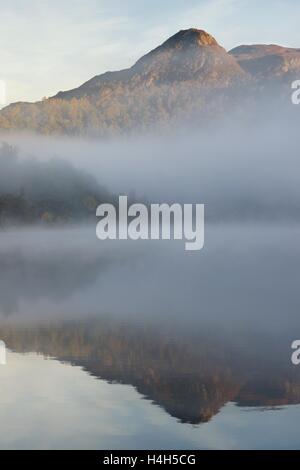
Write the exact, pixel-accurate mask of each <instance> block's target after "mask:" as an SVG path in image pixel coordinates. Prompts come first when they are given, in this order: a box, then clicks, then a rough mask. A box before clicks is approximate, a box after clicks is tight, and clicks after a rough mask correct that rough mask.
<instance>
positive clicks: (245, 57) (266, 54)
mask: <svg viewBox="0 0 300 470" xmlns="http://www.w3.org/2000/svg"><path fill="white" fill-rule="evenodd" d="M229 54H230V55H231V56H232V57H234V58H235V59H236V60H237V62H238V64H239V65H240V66H241V68H242V69H243V70H244V71H245V72H246V73H249V74H251V75H252V76H254V77H256V78H262V79H265V78H278V77H285V76H288V77H289V76H290V75H293V74H298V78H299V76H300V75H299V74H300V49H292V48H288V47H281V46H276V45H272V44H271V45H264V44H254V45H244V46H238V47H236V48H234V49H232V50H231V51H229Z"/></svg>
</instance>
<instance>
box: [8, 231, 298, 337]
mask: <svg viewBox="0 0 300 470" xmlns="http://www.w3.org/2000/svg"><path fill="white" fill-rule="evenodd" d="M299 236H300V225H298V226H294V227H289V226H286V227H285V226H281V225H277V224H260V223H257V224H255V225H253V224H234V223H232V224H220V225H217V226H216V225H209V226H207V228H206V244H205V248H204V250H202V251H200V252H197V253H188V252H186V251H185V250H184V243H183V241H173V242H170V241H161V242H160V241H152V242H150V241H139V242H132V241H122V242H119V241H106V242H101V241H99V240H97V239H96V237H95V231H94V227H90V228H79V227H78V228H72V229H64V230H56V229H51V230H49V229H48V230H46V229H38V230H37V229H35V230H33V229H26V230H25V229H22V230H19V231H18V232H16V231H13V232H11V231H7V232H5V233H2V235H1V247H0V265H1V271H0V312H1V317H2V319H4V318H10V319H14V320H15V321H18V320H21V321H22V320H24V319H30V318H32V319H39V320H41V319H44V320H50V319H61V320H67V319H70V318H80V319H85V318H89V317H97V318H98V317H101V316H108V317H110V318H119V319H123V320H124V319H125V320H128V321H129V320H133V321H135V322H137V323H139V322H141V323H142V324H147V323H151V322H154V324H159V325H162V324H163V323H164V322H170V323H171V324H172V325H174V327H175V325H177V327H178V328H179V329H180V330H179V331H181V332H183V331H184V330H187V331H190V332H191V331H196V330H198V329H200V330H201V329H202V328H203V327H204V326H205V325H211V326H216V325H218V326H221V327H222V328H225V329H226V328H228V329H229V331H233V328H241V329H243V330H247V329H248V330H249V331H250V330H251V331H257V330H259V331H264V332H273V333H274V334H275V333H277V334H279V333H280V334H283V332H284V331H285V332H286V334H288V335H291V338H292V337H293V334H295V331H297V328H298V327H299V294H298V291H299V265H300V248H299ZM224 331H225V330H224Z"/></svg>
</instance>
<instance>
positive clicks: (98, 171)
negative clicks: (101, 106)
mask: <svg viewBox="0 0 300 470" xmlns="http://www.w3.org/2000/svg"><path fill="white" fill-rule="evenodd" d="M7 140H8V141H9V143H14V144H17V145H18V147H19V150H20V158H21V161H22V165H21V166H18V168H19V169H20V168H26V166H27V158H28V155H30V154H31V155H34V156H35V158H36V159H37V160H38V161H40V162H42V163H44V162H48V161H49V159H51V158H53V156H59V157H60V158H62V159H65V160H67V161H68V162H69V163H70V164H71V168H73V167H76V169H78V170H79V172H77V171H73V169H72V170H70V167H68V165H67V166H65V165H63V167H64V168H65V170H66V178H67V177H69V170H70V171H71V173H72V174H73V175H79V174H80V171H81V169H84V171H85V172H87V173H89V174H91V175H92V176H93V177H94V178H95V179H96V180H98V182H99V183H100V185H101V186H104V187H105V188H106V189H107V191H108V193H107V194H114V195H115V196H118V195H119V194H128V195H129V196H130V198H131V199H132V200H135V201H139V202H144V201H147V202H150V203H151V202H161V203H163V202H182V203H187V202H190V203H194V204H195V203H203V204H205V213H206V219H205V246H204V249H203V250H202V251H198V252H187V251H185V247H184V240H182V241H181V240H180V241H99V240H98V239H97V238H96V224H97V220H96V217H94V218H92V219H90V220H89V222H86V223H84V224H76V220H74V221H73V222H74V223H73V225H66V224H65V225H64V226H60V227H59V226H57V225H55V224H53V225H49V226H44V227H41V226H39V227H34V226H30V227H19V228H18V229H17V228H13V227H10V226H4V227H2V228H1V232H0V241H1V243H0V315H1V322H0V335H1V336H0V338H1V339H3V341H5V342H6V344H7V346H8V348H9V349H10V350H12V351H14V352H13V353H10V352H9V354H8V359H9V360H11V361H12V363H13V364H14V366H15V367H16V368H15V369H11V371H10V370H8V369H5V370H8V373H6V375H5V374H2V377H4V379H3V380H4V382H5V383H6V384H9V385H7V387H6V388H4V389H3V390H4V393H6V394H5V395H3V397H4V398H3V400H4V401H2V402H1V400H0V414H1V413H2V414H1V417H2V418H1V419H7V418H5V417H6V416H7V415H8V416H10V420H11V421H10V423H11V426H10V428H9V433H8V435H7V438H5V439H2V440H1V439H0V447H1V446H3V447H9V446H11V447H16V446H17V445H18V444H17V443H16V440H17V441H18V442H19V445H21V446H22V447H25V448H26V447H30V446H33V447H51V445H52V446H54V447H57V446H58V445H59V446H62V447H74V446H76V447H77V448H84V447H94V448H97V447H98V446H99V445H98V443H95V439H94V438H93V437H92V434H93V436H98V437H99V439H100V438H101V439H104V441H103V442H104V444H103V445H104V446H107V447H110V448H121V447H123V448H128V447H130V446H131V447H132V446H134V444H133V442H134V441H135V442H137V444H136V445H140V446H141V447H144V448H145V447H149V448H151V447H152V446H153V447H156V448H158V441H157V439H156V436H159V438H160V440H161V442H163V443H164V445H165V447H170V448H171V447H172V446H174V447H177V448H179V447H181V448H184V447H189V448H191V447H198V448H214V447H217V448H222V447H223V448H238V447H251V446H252V447H256V448H259V447H263V446H269V447H270V446H272V445H276V446H277V447H278V446H279V445H280V444H278V435H277V437H276V436H275V435H274V433H273V434H272V430H274V426H276V425H277V426H278V420H279V419H281V420H282V419H284V420H285V421H284V426H285V429H287V428H291V429H294V427H295V420H296V417H297V413H298V412H299V408H298V407H295V408H292V411H290V412H288V411H287V410H285V412H284V413H282V414H281V415H280V416H279V415H277V414H276V413H277V411H276V412H275V413H271V418H270V417H269V416H270V415H268V420H266V418H264V423H266V422H267V421H268V422H269V423H272V425H271V426H267V425H266V426H265V427H264V429H265V432H268V433H270V436H271V437H270V439H269V440H268V439H266V438H265V436H264V432H262V433H258V432H257V429H258V426H261V421H259V413H257V414H255V415H254V414H248V415H247V414H246V413H245V414H244V415H242V414H241V413H242V412H241V411H240V409H239V408H238V407H254V406H259V407H265V408H266V407H274V406H285V405H297V404H299V403H300V386H299V383H300V381H299V369H298V368H295V367H294V366H293V365H292V364H291V352H292V351H291V343H292V341H293V340H295V339H297V337H299V335H300V322H299V307H300V302H299V281H300V246H299V239H300V220H299V209H300V184H299V183H300V181H299V179H300V173H299V163H298V158H299V156H298V149H299V143H300V142H299V140H300V136H299V134H298V133H297V132H296V125H295V123H293V122H290V123H289V124H288V125H287V124H285V125H283V124H282V122H281V123H278V122H276V123H275V122H274V121H272V122H270V123H268V124H266V123H264V125H263V126H261V125H260V126H258V125H256V124H255V123H249V125H248V126H247V129H245V128H242V127H240V126H239V125H237V124H236V125H235V126H227V127H226V129H225V127H223V128H222V130H220V129H219V128H216V129H213V128H211V129H209V130H206V131H205V132H199V133H198V134H196V133H188V132H187V130H185V131H184V132H182V133H181V134H178V135H176V136H169V137H168V138H166V137H164V138H157V137H156V138H151V139H150V137H148V138H144V139H135V140H133V139H127V140H125V139H124V140H122V141H121V140H120V141H118V142H116V141H115V142H110V143H109V142H106V143H103V142H102V143H100V142H97V141H94V142H85V141H74V140H72V141H71V140H69V141H68V140H54V139H51V140H50V139H46V138H44V139H39V138H36V137H35V138H33V137H22V138H21V137H12V136H10V137H9V138H7ZM17 165H18V163H17ZM34 165H35V163H34V160H32V159H31V162H30V166H29V167H30V168H34ZM37 166H38V170H39V172H40V171H42V172H43V171H46V169H47V168H50V167H51V168H53V166H52V165H51V164H50V166H49V165H48V164H46V165H45V166H44V167H43V165H42V164H38V165H37ZM29 167H28V168H29ZM54 167H55V168H56V166H55V164H54ZM43 168H44V169H45V170H43ZM26 171H27V170H26ZM27 175H28V172H27ZM51 177H53V173H51ZM1 178H2V181H1ZM19 178H20V180H22V172H21V174H19ZM84 179H85V181H90V180H89V177H88V176H86V177H85V178H84ZM75 180H76V181H77V176H76V178H75ZM27 181H28V180H27ZM43 181H45V174H44V175H43ZM93 181H94V180H93ZM49 182H50V175H49ZM5 183H7V181H6V182H5V176H4V174H2V175H0V189H1V188H2V192H3V191H4V189H3V188H4V187H6V188H7V185H6V186H5ZM93 184H94V183H93ZM59 185H60V188H59V189H60V191H59V194H60V197H62V196H63V194H64V189H65V188H64V181H63V179H60V183H59ZM74 187H76V185H75V186H74V185H73V183H72V191H73V189H74ZM66 192H67V191H66ZM134 193H135V194H134ZM102 194H106V193H105V191H104V192H103V193H102ZM108 202H110V201H108ZM92 217H93V216H92ZM24 352H37V353H40V354H43V355H44V356H46V357H48V356H51V357H52V358H56V359H57V360H58V361H61V364H59V367H57V363H55V362H54V361H49V367H50V369H47V370H51V371H52V372H51V373H52V374H53V376H52V377H53V380H57V381H58V383H59V385H58V386H57V387H56V386H55V388H57V389H58V390H59V393H58V395H57V397H60V398H59V400H61V401H62V402H63V406H58V405H57V400H56V402H55V404H54V408H55V410H57V409H58V408H59V413H58V415H59V416H62V417H63V422H66V423H70V425H69V426H67V427H65V428H64V429H63V431H62V432H61V433H60V431H61V426H60V423H59V422H58V421H57V420H55V422H54V423H53V426H52V425H51V426H50V428H51V429H55V433H54V434H51V432H47V433H46V434H43V436H44V441H41V439H40V436H41V426H40V425H39V423H40V421H41V413H42V415H43V417H44V419H45V422H47V423H49V422H52V421H51V417H50V416H49V413H48V412H47V410H48V409H49V404H51V406H52V405H53V404H52V398H51V397H52V396H53V388H52V383H50V384H49V383H48V385H47V386H46V387H45V388H44V389H43V390H40V389H39V386H38V384H36V382H35V381H32V377H34V372H33V370H36V367H40V368H41V369H44V367H46V366H45V364H44V362H47V361H43V360H41V358H40V357H36V356H35V355H30V356H21V355H20V356H19V355H18V354H17V353H24ZM65 363H68V364H72V365H73V366H76V367H73V368H70V367H69V366H64V365H63V364H65ZM18 367H19V369H18ZM24 367H25V368H26V370H28V371H29V372H28V374H29V382H30V387H31V388H33V389H34V390H33V392H34V393H36V395H35V396H36V402H37V403H41V404H42V405H43V406H44V408H43V412H42V411H41V409H40V408H39V409H38V410H36V409H32V408H30V416H25V417H24V415H23V418H22V423H29V422H30V423H33V425H32V428H31V432H30V436H29V438H28V437H27V434H28V433H27V430H28V426H25V427H26V433H27V434H26V436H25V434H24V433H23V432H22V429H21V431H20V427H19V421H18V420H19V417H20V416H21V415H20V413H16V414H15V415H13V413H12V412H11V411H10V410H9V407H7V400H8V398H7V397H11V396H12V395H11V392H10V389H14V390H19V388H18V387H19V384H20V377H22V374H24ZM77 367H80V368H81V369H83V371H85V372H86V373H87V374H89V375H90V376H93V377H97V378H98V379H102V380H100V381H98V383H95V380H94V379H91V377H87V375H86V374H83V371H82V370H79V369H78V368H77ZM27 368H28V369H27ZM12 372H13V373H12ZM62 376H64V377H65V379H62ZM73 377H78V381H76V380H77V379H76V380H75V382H76V383H77V385H78V387H77V388H76V390H75V389H74V390H73V383H74V381H73ZM68 378H69V379H70V381H69V379H68ZM104 381H107V382H114V383H115V382H118V383H120V384H126V385H131V386H133V387H134V388H135V389H136V390H137V391H138V392H139V396H143V397H146V398H148V399H150V400H151V402H152V403H154V404H155V405H158V406H159V407H160V408H159V409H158V408H157V406H154V405H151V409H150V407H148V405H149V402H147V403H146V404H145V402H144V401H139V398H138V396H137V395H136V394H135V392H134V393H133V391H132V389H128V388H126V389H123V390H122V393H121V391H120V390H119V389H115V388H114V387H115V385H112V384H111V383H106V382H104ZM70 383H72V390H71V388H70ZM32 384H33V385H34V387H33V385H32ZM98 384H99V385H98ZM54 385H55V384H54ZM25 387H27V388H26V389H23V392H24V391H25V392H26V390H27V392H28V390H30V394H32V393H33V392H32V390H31V388H30V387H29V385H28V386H27V385H26V383H25ZM59 387H60V388H59ZM107 388H108V389H107ZM45 390H46V391H47V394H45ZM28 393H29V392H28ZM98 393H100V395H99V396H100V398H101V400H102V402H101V403H100V402H99V400H98V398H95V397H98V395H97V394H98ZM14 396H15V400H16V401H17V402H18V400H19V398H18V396H17V395H14ZM25 396H26V395H25ZM55 396H56V395H55ZM45 397H46V398H45ZM66 397H67V398H66ZM78 397H79V398H78ZM82 397H83V398H82ZM126 400H127V401H126ZM66 403H67V404H66ZM86 403H91V404H92V405H91V406H88V407H87V406H85V404H86ZM233 403H236V405H237V406H235V405H233ZM226 404H227V406H226V407H225V408H224V405H226ZM101 406H102V408H101ZM116 407H117V409H118V410H119V411H117V412H114V411H113V410H116ZM99 409H101V413H100V415H99V414H97V413H99ZM74 410H77V411H78V415H76V416H77V417H78V419H79V420H80V423H83V424H84V426H85V427H86V429H87V430H88V432H87V433H85V436H89V437H88V439H85V438H84V437H83V436H82V435H79V434H78V433H76V435H74V433H73V429H74V426H75V427H76V422H77V421H76V419H73V418H72V419H70V417H71V416H75V414H74ZM107 410H110V411H109V412H108V411H107ZM122 410H123V411H122ZM124 410H125V411H124ZM161 410H162V411H161ZM220 410H222V411H221V413H220V415H219V418H218V419H219V421H217V422H216V421H212V426H211V425H210V424H209V425H205V427H203V428H197V430H195V429H193V428H192V427H188V425H190V424H199V423H208V421H210V420H211V419H212V418H213V417H214V416H215V415H216V414H218V413H219V412H220ZM122 413H123V415H125V416H126V430H125V431H124V421H123V420H122V419H120V416H123V415H122ZM51 415H52V416H53V413H51ZM167 415H168V416H167ZM94 416H98V417H99V416H100V417H101V419H99V420H98V421H97V422H95V420H91V417H94ZM128 416H131V417H132V423H134V430H133V431H132V434H131V435H130V436H129V435H128V432H127V429H128V422H127V421H128V419H127V417H128ZM277 416H278V418H277ZM116 417H117V418H116ZM170 417H172V419H173V418H175V419H176V420H177V423H176V429H175V427H174V421H172V420H171V418H170ZM253 417H254V418H253ZM154 420H155V423H156V424H155V423H154V425H153V422H154ZM99 422H100V423H103V422H104V424H105V429H104V430H103V426H102V424H101V426H99ZM163 422H164V423H165V426H164V427H163V428H162V429H163V430H162V432H161V434H160V433H159V432H158V425H157V423H160V424H159V425H161V423H163ZM179 422H180V423H184V427H182V426H179ZM213 423H215V425H214V424H213ZM234 423H237V424H236V426H235V425H234ZM280 423H281V424H282V421H280ZM244 425H245V426H247V432H246V431H244V434H243V437H241V433H240V429H241V426H244ZM23 426H24V425H23ZM218 426H219V427H218ZM43 428H47V429H48V428H49V426H43ZM250 428H251V429H250ZM70 429H72V434H70V432H71V431H70ZM107 429H110V435H109V438H107V435H108V433H107ZM120 429H123V431H120ZM249 429H250V431H249ZM228 431H230V432H231V434H230V438H228V436H229V434H228ZM210 433H211V434H210ZM284 434H285V437H286V432H285V431H284ZM54 435H55V436H57V435H59V436H61V440H60V444H58V443H57V439H56V438H55V437H53V436H54ZM132 436H133V437H132ZM136 436H139V441H136ZM166 436H171V438H170V439H169V440H168V439H167V438H166ZM105 439H106V440H105ZM276 439H277V440H276ZM281 442H283V440H282V439H281ZM284 442H285V443H286V441H284ZM20 443H21V444H20ZM45 443H46V444H45ZM284 445H286V446H288V445H289V444H284ZM290 446H291V447H299V439H297V438H294V439H293V441H291V443H290Z"/></svg>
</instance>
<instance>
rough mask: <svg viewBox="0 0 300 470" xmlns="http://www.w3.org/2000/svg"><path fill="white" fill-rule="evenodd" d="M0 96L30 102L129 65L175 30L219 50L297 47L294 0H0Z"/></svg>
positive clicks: (299, 11)
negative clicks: (1, 89)
mask: <svg viewBox="0 0 300 470" xmlns="http://www.w3.org/2000/svg"><path fill="white" fill-rule="evenodd" d="M0 7H1V10H0V15H1V16H0V18H1V27H0V42H1V47H0V60H1V69H0V80H1V79H2V80H4V81H5V83H6V89H7V101H8V102H12V101H18V100H28V101H30V100H37V99H41V98H42V97H43V96H51V95H53V94H55V93H56V92H57V91H59V90H64V89H68V88H73V87H75V86H78V85H80V84H81V83H83V82H84V81H86V80H88V79H89V78H91V77H93V76H94V75H97V74H100V73H102V72H105V71H107V70H116V69H121V68H124V67H127V66H130V65H132V64H133V63H134V62H135V61H136V60H137V59H138V58H139V57H140V56H141V55H143V54H144V53H146V52H147V51H149V50H150V49H153V48H154V47H156V46H157V45H158V44H160V43H161V42H163V41H164V40H165V39H167V38H168V37H169V36H170V35H172V34H174V33H175V32H177V31H178V30H179V29H185V28H189V27H197V28H200V29H206V30H207V31H208V32H210V33H211V34H213V35H214V36H215V37H216V39H217V40H218V41H219V42H220V43H221V44H222V45H223V46H224V47H226V48H228V49H229V48H232V47H234V46H236V45H238V44H241V43H254V42H256V43H262V42H263V43H279V44H283V45H289V46H294V47H300V37H299V36H300V35H299V32H298V31H299V21H298V19H299V17H300V2H299V0H264V1H263V2H262V1H261V0H163V1H162V0H151V1H150V0H147V1H146V0H127V1H126V0H51V1H50V0H0Z"/></svg>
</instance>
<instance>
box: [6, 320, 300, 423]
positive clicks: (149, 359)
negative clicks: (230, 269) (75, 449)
mask: <svg viewBox="0 0 300 470" xmlns="http://www.w3.org/2000/svg"><path fill="white" fill-rule="evenodd" d="M207 333H208V332H207V331H203V332H200V333H199V334H198V336H197V337H195V336H194V337H193V339H192V340H188V339H187V338H184V337H180V336H178V335H176V334H175V333H174V331H173V332H172V330H170V331H167V329H166V328H163V329H160V330H157V329H155V328H154V327H153V326H149V327H146V326H145V327H142V326H134V325H129V324H125V323H120V322H114V321H110V320H107V319H106V320H105V319H103V320H90V321H87V322H84V323H83V322H72V323H64V324H52V325H40V326H36V325H34V324H32V325H30V326H28V325H27V326H21V325H18V326H16V325H14V326H9V325H6V326H2V327H1V328H0V337H1V338H2V339H3V340H4V341H5V342H6V345H7V347H8V348H9V349H11V350H13V351H15V352H19V353H24V352H37V353H41V354H43V355H44V356H47V357H48V356H49V357H52V358H56V359H58V360H59V361H62V362H66V363H70V364H72V365H76V366H80V367H82V368H83V369H84V370H85V371H86V372H88V373H89V374H91V375H93V376H95V377H97V378H100V379H104V380H106V381H109V382H114V383H115V382H116V383H120V384H127V385H132V386H134V387H135V388H136V390H137V391H138V392H139V393H140V394H142V395H143V396H144V397H146V398H147V399H149V400H151V401H152V402H154V403H156V404H158V405H159V406H160V407H162V408H163V409H164V410H165V411H166V412H167V413H169V414H170V415H171V416H173V417H175V418H177V419H179V420H180V421H181V422H186V423H192V424H199V423H203V422H207V421H209V420H210V419H211V418H212V417H213V416H214V415H215V414H216V413H218V411H219V410H220V409H221V407H223V406H224V405H225V404H226V403H228V402H236V403H237V404H238V405H242V406H250V407H251V406H256V407H258V406H259V407H274V406H282V405H289V404H298V403H300V373H299V372H300V371H299V370H298V369H297V368H295V367H293V366H292V365H289V363H288V362H287V361H283V360H282V358H281V354H280V353H281V352H280V350H278V348H276V350H275V351H274V350H273V349H272V348H270V347H269V348H267V349H266V348H265V347H264V345H261V344H258V343H256V344H255V349H256V353H255V354H254V353H253V351H250V353H249V352H247V348H246V350H245V348H244V344H243V343H242V344H230V343H229V341H228V340H229V338H224V336H223V342H222V338H221V336H218V335H219V333H216V332H212V331H210V332H209V334H207ZM274 362H275V363H276V366H275V364H274Z"/></svg>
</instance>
